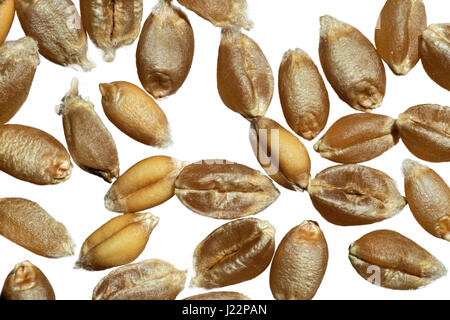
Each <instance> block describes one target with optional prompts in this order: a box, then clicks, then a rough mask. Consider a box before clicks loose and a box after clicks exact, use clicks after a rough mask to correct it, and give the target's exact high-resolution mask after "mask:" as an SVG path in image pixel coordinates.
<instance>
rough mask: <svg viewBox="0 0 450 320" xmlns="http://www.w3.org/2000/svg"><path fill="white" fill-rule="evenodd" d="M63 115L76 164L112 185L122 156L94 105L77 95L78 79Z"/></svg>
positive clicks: (60, 108) (60, 109) (59, 110)
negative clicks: (119, 154) (118, 152)
mask: <svg viewBox="0 0 450 320" xmlns="http://www.w3.org/2000/svg"><path fill="white" fill-rule="evenodd" d="M56 112H57V113H58V114H59V115H62V120H63V127H64V135H65V137H66V142H67V146H68V147H69V152H70V154H71V156H72V158H73V161H75V163H76V164H77V165H78V166H79V167H80V168H81V169H83V170H84V171H87V172H89V173H92V174H95V175H96V176H99V177H102V178H103V179H104V180H105V181H107V182H111V181H112V180H113V179H114V178H117V177H118V176H119V156H118V154H117V148H116V144H115V143H114V140H113V137H112V135H111V133H110V132H109V131H108V129H107V128H106V127H105V125H104V124H103V122H102V120H101V119H100V117H99V116H98V115H97V113H96V112H95V110H94V105H93V104H92V103H91V102H89V101H86V100H83V98H82V97H81V96H80V95H79V94H78V79H76V78H75V79H73V80H72V85H71V88H70V91H69V92H67V94H66V95H65V96H64V98H63V99H62V104H61V105H60V106H58V107H57V111H56Z"/></svg>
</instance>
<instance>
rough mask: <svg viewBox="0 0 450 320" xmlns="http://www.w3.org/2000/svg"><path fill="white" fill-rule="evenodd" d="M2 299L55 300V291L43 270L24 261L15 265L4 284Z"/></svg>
mask: <svg viewBox="0 0 450 320" xmlns="http://www.w3.org/2000/svg"><path fill="white" fill-rule="evenodd" d="M1 299H2V300H55V292H54V291H53V287H52V285H51V284H50V282H49V281H48V279H47V277H46V276H45V275H44V274H43V273H42V271H41V270H40V269H39V268H38V267H36V266H34V265H33V264H31V263H30V262H29V261H24V262H21V263H19V264H16V265H15V266H14V269H13V270H12V271H11V272H10V273H9V274H8V277H7V278H6V280H5V284H4V285H3V290H2V294H1Z"/></svg>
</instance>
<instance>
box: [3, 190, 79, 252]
mask: <svg viewBox="0 0 450 320" xmlns="http://www.w3.org/2000/svg"><path fill="white" fill-rule="evenodd" d="M0 234H1V235H2V236H4V237H5V238H7V239H9V240H11V241H12V242H14V243H16V244H18V245H19V246H22V247H24V248H25V249H27V250H30V251H31V252H33V253H35V254H38V255H40V256H43V257H47V258H61V257H65V256H70V255H73V247H74V244H73V242H72V239H71V238H70V236H69V234H68V232H67V229H66V227H65V226H64V225H63V224H62V223H60V222H58V221H56V220H55V219H54V218H53V217H52V216H50V215H49V214H48V213H47V212H46V211H45V210H44V209H42V208H41V207H40V206H39V205H38V204H37V203H35V202H33V201H30V200H26V199H21V198H3V199H0Z"/></svg>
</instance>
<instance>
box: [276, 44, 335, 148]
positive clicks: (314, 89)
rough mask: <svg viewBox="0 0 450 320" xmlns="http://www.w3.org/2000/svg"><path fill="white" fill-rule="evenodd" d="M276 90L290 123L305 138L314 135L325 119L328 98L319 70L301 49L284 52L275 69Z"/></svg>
mask: <svg viewBox="0 0 450 320" xmlns="http://www.w3.org/2000/svg"><path fill="white" fill-rule="evenodd" d="M278 91H279V93H280V101H281V107H282V109H283V114H284V117H285V119H286V122H287V123H288V125H289V127H290V128H291V129H292V130H293V131H294V132H295V133H297V134H298V135H300V136H301V137H303V138H305V139H307V140H312V139H314V138H315V137H316V136H317V135H318V134H319V133H320V132H321V131H322V130H323V128H324V127H325V125H326V123H327V120H328V113H329V109H330V101H329V99H328V92H327V88H326V87H325V83H324V82H323V79H322V76H321V75H320V73H319V70H318V69H317V67H316V65H315V64H314V62H313V61H312V59H311V58H310V56H309V55H308V54H307V53H306V52H304V51H303V50H301V49H295V50H289V51H287V52H286V53H285V54H284V56H283V60H282V61H281V65H280V69H279V72H278Z"/></svg>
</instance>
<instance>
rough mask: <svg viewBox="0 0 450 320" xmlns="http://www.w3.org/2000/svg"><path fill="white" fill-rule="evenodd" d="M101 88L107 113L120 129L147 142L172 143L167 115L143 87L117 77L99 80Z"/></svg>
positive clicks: (151, 143)
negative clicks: (109, 79) (113, 80)
mask: <svg viewBox="0 0 450 320" xmlns="http://www.w3.org/2000/svg"><path fill="white" fill-rule="evenodd" d="M100 92H101V93H102V104H103V110H104V111H105V114H106V116H107V117H108V119H109V120H110V121H111V122H112V123H113V124H114V125H115V126H116V127H117V128H119V129H120V130H121V131H122V132H123V133H125V134H126V135H128V136H129V137H131V138H133V139H134V140H136V141H139V142H141V143H144V144H146V145H149V146H154V147H160V148H164V147H167V146H168V145H169V144H170V143H171V141H170V131H169V123H168V121H167V118H166V115H165V114H164V112H163V111H162V110H161V108H160V107H159V106H158V104H157V103H156V102H155V101H153V99H152V98H150V97H149V96H148V95H147V94H146V93H145V92H144V91H143V90H142V89H140V88H139V87H137V86H135V85H134V84H132V83H129V82H125V81H118V82H111V83H109V84H108V83H102V84H100Z"/></svg>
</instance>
